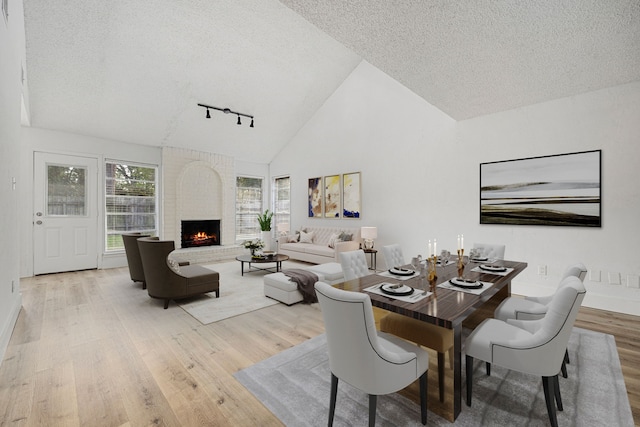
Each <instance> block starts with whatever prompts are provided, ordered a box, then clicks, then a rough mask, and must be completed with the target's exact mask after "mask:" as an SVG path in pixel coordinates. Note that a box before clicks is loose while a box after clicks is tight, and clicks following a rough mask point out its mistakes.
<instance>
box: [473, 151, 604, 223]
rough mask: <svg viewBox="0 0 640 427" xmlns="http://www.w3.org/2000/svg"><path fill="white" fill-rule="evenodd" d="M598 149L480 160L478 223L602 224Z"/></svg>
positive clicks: (600, 175)
mask: <svg viewBox="0 0 640 427" xmlns="http://www.w3.org/2000/svg"><path fill="white" fill-rule="evenodd" d="M601 191H602V150H591V151H581V152H575V153H566V154H555V155H548V156H540V157H528V158H522V159H515V160H501V161H495V162H487V163H480V224H505V225H549V226H574V227H601V226H602V198H601Z"/></svg>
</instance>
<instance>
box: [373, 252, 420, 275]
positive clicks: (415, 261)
mask: <svg viewBox="0 0 640 427" xmlns="http://www.w3.org/2000/svg"><path fill="white" fill-rule="evenodd" d="M421 263H422V256H420V255H418V256H417V257H413V258H412V259H411V266H412V267H413V269H411V268H404V267H401V266H395V267H391V268H390V269H388V270H387V271H382V272H380V273H377V275H378V276H382V277H389V278H393V279H396V280H409V279H412V278H414V277H416V275H417V274H419V271H420V265H421Z"/></svg>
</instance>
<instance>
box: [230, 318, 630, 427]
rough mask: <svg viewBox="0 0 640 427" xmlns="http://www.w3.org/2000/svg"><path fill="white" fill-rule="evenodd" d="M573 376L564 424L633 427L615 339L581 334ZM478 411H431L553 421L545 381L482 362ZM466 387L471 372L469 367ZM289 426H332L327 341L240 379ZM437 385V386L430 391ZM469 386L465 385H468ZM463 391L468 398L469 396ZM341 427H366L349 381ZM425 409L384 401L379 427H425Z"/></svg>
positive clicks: (436, 419) (565, 383) (342, 390)
mask: <svg viewBox="0 0 640 427" xmlns="http://www.w3.org/2000/svg"><path fill="white" fill-rule="evenodd" d="M568 349H569V357H570V359H571V363H570V364H568V365H567V371H568V378H562V377H560V388H561V391H562V401H563V404H564V411H562V412H557V416H558V424H559V425H560V426H633V425H634V424H633V416H632V415H631V408H630V405H629V400H628V397H627V392H626V388H625V384H624V380H623V377H622V372H621V370H620V360H619V358H618V352H617V350H616V345H615V340H614V337H613V336H611V335H605V334H601V333H597V332H593V331H588V330H585V329H579V328H574V331H573V333H572V335H571V341H570V343H569V347H568ZM474 366H475V371H474V384H473V401H472V406H471V407H468V406H466V404H465V403H464V401H463V404H462V412H461V414H460V415H459V417H458V418H457V420H456V422H455V423H454V424H451V423H450V422H449V421H447V420H445V419H443V418H441V417H440V416H438V415H436V414H434V413H433V412H429V415H428V423H427V425H429V426H451V425H454V426H464V427H467V426H469V427H470V426H531V427H533V426H544V427H547V426H548V425H549V417H548V414H547V409H546V406H545V402H544V392H543V390H542V380H541V378H538V377H534V376H531V375H524V374H520V373H518V372H514V371H509V370H507V369H503V368H500V367H499V366H493V367H492V369H491V376H489V377H487V376H486V375H485V370H484V363H480V362H477V363H475V364H474ZM462 372H463V383H464V366H463V371H462ZM235 377H236V378H237V379H238V380H239V381H240V382H241V383H242V384H243V385H244V386H245V387H246V388H247V389H248V390H250V391H251V393H253V394H254V395H255V396H256V397H257V398H258V399H259V400H260V401H261V402H262V403H263V404H264V405H265V406H266V407H267V408H269V410H270V411H271V412H273V414H274V415H275V416H277V417H278V418H279V419H280V420H281V421H282V422H283V423H284V424H285V425H287V426H292V427H294V426H295V427H297V426H320V425H325V424H326V422H327V416H328V413H329V391H330V371H329V361H328V355H327V351H326V338H325V335H319V336H317V337H315V338H312V339H310V340H308V341H305V342H304V343H302V344H300V345H297V346H295V347H292V348H290V349H288V350H285V351H283V352H282V353H279V354H277V355H275V356H273V357H271V358H269V359H266V360H264V361H262V362H259V363H257V364H255V365H253V366H250V367H248V368H246V369H243V370H242V371H239V372H237V373H236V374H235ZM429 386H430V387H432V385H431V384H430V385H429ZM463 387H464V386H463ZM465 393H466V392H465V391H464V389H463V396H464V395H465ZM337 402H338V403H337V405H336V414H335V419H334V426H364V425H367V420H368V412H367V411H368V410H367V408H368V398H367V396H366V395H365V394H364V393H362V392H360V391H359V390H357V389H355V388H353V387H351V386H349V385H348V384H346V383H345V382H343V381H341V382H340V384H339V386H338V398H337ZM419 420H420V409H419V406H418V405H417V404H416V403H414V402H413V401H411V400H409V399H407V398H405V397H404V396H401V395H400V394H398V393H393V394H390V395H385V396H380V397H378V405H377V415H376V425H377V426H420V425H422V424H420V422H419Z"/></svg>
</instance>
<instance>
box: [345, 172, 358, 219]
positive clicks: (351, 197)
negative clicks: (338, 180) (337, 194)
mask: <svg viewBox="0 0 640 427" xmlns="http://www.w3.org/2000/svg"><path fill="white" fill-rule="evenodd" d="M360 209H361V207H360V172H353V173H345V174H342V217H343V218H360Z"/></svg>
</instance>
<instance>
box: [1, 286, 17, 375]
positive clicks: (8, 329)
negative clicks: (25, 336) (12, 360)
mask: <svg viewBox="0 0 640 427" xmlns="http://www.w3.org/2000/svg"><path fill="white" fill-rule="evenodd" d="M21 308H22V294H18V297H17V298H16V299H15V304H14V305H13V307H11V314H10V315H9V317H8V318H7V322H6V323H5V324H4V325H3V327H2V331H1V332H0V364H1V363H2V361H3V360H4V355H5V353H6V352H7V347H9V340H11V334H13V328H14V327H15V326H16V322H17V321H18V315H19V314H20V309H21Z"/></svg>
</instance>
